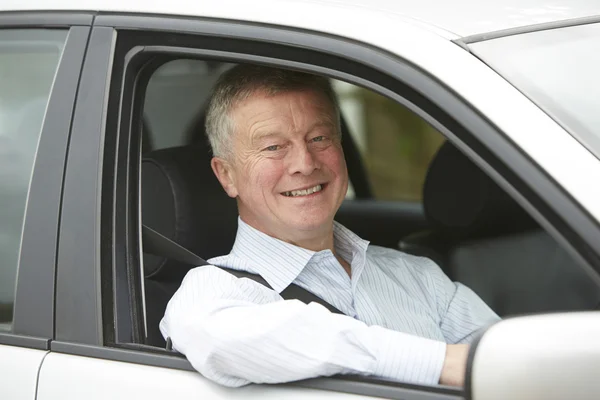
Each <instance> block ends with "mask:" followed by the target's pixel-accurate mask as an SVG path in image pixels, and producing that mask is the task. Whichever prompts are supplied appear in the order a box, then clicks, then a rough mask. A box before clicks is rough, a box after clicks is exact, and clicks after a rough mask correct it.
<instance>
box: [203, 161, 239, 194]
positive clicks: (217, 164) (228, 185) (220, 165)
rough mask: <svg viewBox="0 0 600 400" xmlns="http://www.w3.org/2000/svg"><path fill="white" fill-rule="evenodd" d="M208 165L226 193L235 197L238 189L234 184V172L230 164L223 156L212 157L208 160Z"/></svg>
mask: <svg viewBox="0 0 600 400" xmlns="http://www.w3.org/2000/svg"><path fill="white" fill-rule="evenodd" d="M210 166H211V167H212V170H213V172H214V173H215V176H216V177H217V179H218V180H219V183H221V186H223V189H225V192H226V193H227V195H228V196H229V197H233V198H236V197H237V196H238V191H237V187H236V185H235V174H234V171H233V167H232V165H231V164H230V163H229V162H228V161H227V160H225V159H223V158H219V157H213V158H212V160H210Z"/></svg>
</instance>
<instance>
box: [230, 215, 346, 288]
mask: <svg viewBox="0 0 600 400" xmlns="http://www.w3.org/2000/svg"><path fill="white" fill-rule="evenodd" d="M240 218H241V220H242V221H244V223H246V224H248V225H250V226H251V227H253V228H254V229H256V230H259V231H261V232H262V233H264V234H266V235H269V236H271V237H273V238H275V239H279V240H282V241H284V242H286V243H289V244H293V245H294V246H298V247H302V248H303V249H307V250H310V251H314V252H318V251H323V250H331V252H332V253H333V255H334V256H335V257H336V258H337V259H338V261H339V263H340V264H341V265H342V267H343V268H344V270H345V271H346V272H347V273H348V275H349V276H350V275H351V267H350V264H348V262H347V261H346V260H344V259H343V258H342V257H340V256H339V255H338V254H337V253H336V251H335V247H334V244H333V221H332V222H331V224H330V225H329V226H327V227H326V228H323V229H315V230H310V231H295V232H293V233H292V234H290V231H289V230H287V232H286V230H282V231H281V232H277V231H276V230H272V229H266V228H265V227H264V226H262V225H261V224H258V223H256V221H255V220H253V219H252V218H248V217H247V216H245V215H243V213H240Z"/></svg>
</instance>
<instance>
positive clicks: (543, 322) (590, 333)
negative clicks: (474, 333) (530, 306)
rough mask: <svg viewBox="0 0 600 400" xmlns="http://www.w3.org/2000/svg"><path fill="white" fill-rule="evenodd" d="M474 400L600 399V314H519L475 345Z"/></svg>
mask: <svg viewBox="0 0 600 400" xmlns="http://www.w3.org/2000/svg"><path fill="white" fill-rule="evenodd" d="M465 390H466V395H467V399H469V400H470V399H472V400H509V399H510V400H521V399H522V400H538V399H539V400H554V399H556V400H566V399H578V400H592V399H593V400H598V399H600V312H577V313H569V314H546V315H536V316H527V317H517V318H511V319H507V320H504V321H501V322H499V323H497V324H495V325H492V326H491V327H490V328H489V329H488V330H487V331H486V332H485V333H484V334H483V335H482V336H481V337H480V339H479V340H478V341H477V342H476V343H474V344H473V346H472V347H471V352H470V354H469V363H468V366H467V376H466V382H465Z"/></svg>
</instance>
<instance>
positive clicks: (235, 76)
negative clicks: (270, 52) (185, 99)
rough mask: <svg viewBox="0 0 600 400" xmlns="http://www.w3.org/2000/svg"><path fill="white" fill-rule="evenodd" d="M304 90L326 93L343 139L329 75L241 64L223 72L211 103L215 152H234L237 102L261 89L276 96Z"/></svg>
mask: <svg viewBox="0 0 600 400" xmlns="http://www.w3.org/2000/svg"><path fill="white" fill-rule="evenodd" d="M304 90H314V91H316V92H320V93H323V94H324V95H325V97H326V98H327V99H328V100H329V101H330V102H331V105H332V106H333V109H334V112H335V114H336V116H335V119H336V125H337V131H338V134H339V135H340V139H341V130H340V110H339V104H338V101H337V98H336V96H335V93H334V91H333V88H332V87H331V84H330V82H329V80H328V79H327V78H325V77H322V76H318V75H312V74H308V73H304V72H298V71H292V70H286V69H279V68H272V67H265V66H261V65H253V64H239V65H237V66H235V67H233V68H232V69H230V70H229V71H227V72H225V73H224V74H223V75H221V77H220V78H219V80H218V81H217V83H216V84H215V87H214V89H213V92H212V95H211V99H210V102H209V104H208V110H207V112H206V134H207V136H208V140H209V142H210V146H211V148H212V152H213V155H215V156H217V157H228V156H230V155H231V153H232V149H233V142H232V138H233V133H234V131H235V126H234V123H233V118H232V117H231V115H230V113H231V110H232V109H233V107H234V106H235V105H237V104H239V103H240V102H242V101H244V100H246V99H248V98H249V97H250V96H252V95H253V94H255V93H256V92H258V91H260V92H263V93H266V95H267V96H273V95H276V94H278V93H288V92H294V91H304Z"/></svg>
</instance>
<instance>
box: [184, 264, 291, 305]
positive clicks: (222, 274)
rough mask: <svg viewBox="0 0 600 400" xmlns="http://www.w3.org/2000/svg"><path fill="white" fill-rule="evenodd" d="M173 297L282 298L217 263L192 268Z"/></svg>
mask: <svg viewBox="0 0 600 400" xmlns="http://www.w3.org/2000/svg"><path fill="white" fill-rule="evenodd" d="M173 297H174V298H175V297H176V298H180V299H182V298H185V299H191V298H193V299H196V300H209V299H216V298H221V299H223V298H236V299H243V298H253V299H255V300H257V302H259V303H262V302H269V301H274V300H278V299H280V298H281V296H279V294H278V293H277V292H276V291H274V290H272V289H270V288H268V287H266V286H264V285H262V284H260V283H258V282H256V281H254V280H252V279H248V278H238V277H236V276H235V275H233V274H231V273H229V272H227V270H226V269H223V268H220V267H218V266H215V265H204V266H201V267H196V268H193V269H191V270H190V271H189V272H188V273H187V274H186V276H185V277H184V278H183V282H182V283H181V286H180V287H179V289H178V290H177V292H176V293H175V296H173Z"/></svg>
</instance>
